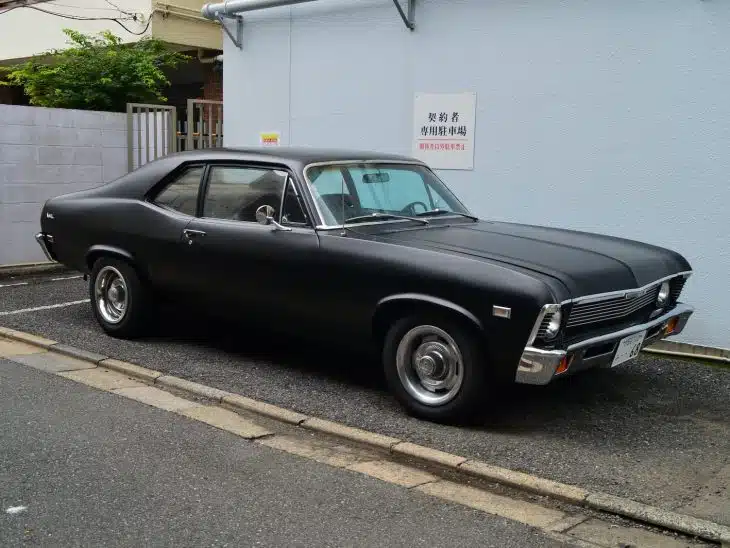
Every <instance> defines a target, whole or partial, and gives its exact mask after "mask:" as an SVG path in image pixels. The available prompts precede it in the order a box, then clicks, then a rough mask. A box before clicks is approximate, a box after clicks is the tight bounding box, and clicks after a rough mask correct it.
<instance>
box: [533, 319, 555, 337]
mask: <svg viewBox="0 0 730 548" xmlns="http://www.w3.org/2000/svg"><path fill="white" fill-rule="evenodd" d="M550 318H552V314H547V315H546V316H545V317H544V318H543V319H542V322H540V327H539V328H538V330H537V338H538V339H544V338H545V335H547V326H548V325H549V324H550ZM533 329H534V328H533Z"/></svg>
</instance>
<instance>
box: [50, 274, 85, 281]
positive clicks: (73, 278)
mask: <svg viewBox="0 0 730 548" xmlns="http://www.w3.org/2000/svg"><path fill="white" fill-rule="evenodd" d="M83 277H84V276H83V274H79V275H78V276H62V277H60V278H51V281H52V282H61V281H63V280H77V279H79V278H83Z"/></svg>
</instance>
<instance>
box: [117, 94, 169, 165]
mask: <svg viewBox="0 0 730 548" xmlns="http://www.w3.org/2000/svg"><path fill="white" fill-rule="evenodd" d="M176 127H177V109H175V107H172V106H167V105H145V104H142V103H128V104H127V169H128V171H132V170H134V169H136V168H138V167H140V166H142V165H144V164H146V163H147V162H150V161H152V160H156V159H157V158H160V157H162V156H165V155H167V154H170V153H172V152H176V150H177V139H176V134H175V130H176ZM135 160H136V162H135Z"/></svg>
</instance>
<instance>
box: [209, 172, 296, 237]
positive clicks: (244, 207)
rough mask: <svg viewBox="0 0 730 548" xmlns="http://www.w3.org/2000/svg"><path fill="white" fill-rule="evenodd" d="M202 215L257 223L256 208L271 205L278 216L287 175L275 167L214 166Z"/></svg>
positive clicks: (275, 215)
mask: <svg viewBox="0 0 730 548" xmlns="http://www.w3.org/2000/svg"><path fill="white" fill-rule="evenodd" d="M209 173H210V175H209V177H208V189H207V191H206V194H205V202H204V205H203V216H204V217H209V218H213V219H227V220H232V221H246V222H251V223H255V222H256V210H257V209H258V208H259V207H261V206H263V205H269V206H271V207H273V208H274V212H275V213H274V217H275V218H276V217H278V216H279V209H280V208H281V199H282V195H283V193H284V186H285V184H286V179H287V174H286V173H285V172H281V171H276V170H273V169H262V168H251V167H233V166H213V167H211V168H210V171H209Z"/></svg>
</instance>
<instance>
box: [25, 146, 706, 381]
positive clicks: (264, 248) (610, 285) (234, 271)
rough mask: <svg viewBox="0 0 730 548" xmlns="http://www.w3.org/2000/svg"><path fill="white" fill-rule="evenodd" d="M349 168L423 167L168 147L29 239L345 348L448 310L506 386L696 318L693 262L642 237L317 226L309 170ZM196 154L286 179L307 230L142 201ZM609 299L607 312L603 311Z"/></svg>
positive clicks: (84, 196)
mask: <svg viewBox="0 0 730 548" xmlns="http://www.w3.org/2000/svg"><path fill="white" fill-rule="evenodd" d="M348 161H357V162H374V163H377V162H414V163H417V162H416V161H415V160H413V159H412V158H408V157H403V156H397V155H389V154H371V153H364V152H352V151H333V150H316V149H307V148H302V149H295V148H274V149H261V150H258V149H254V150H239V149H206V150H200V151H194V152H188V153H181V154H175V155H170V156H167V157H165V158H162V159H160V160H156V161H154V162H151V163H149V164H146V165H144V166H143V167H141V168H139V169H137V170H135V171H133V172H132V173H129V174H127V175H125V176H123V177H121V178H120V179H118V180H116V181H114V182H112V183H109V184H107V185H104V186H101V187H98V188H95V189H92V190H87V191H83V192H76V193H73V194H69V195H65V196H60V197H57V198H54V199H51V200H49V201H48V202H47V203H46V204H45V206H44V207H43V210H42V213H41V227H42V231H41V233H40V234H39V235H38V236H37V239H38V241H39V243H40V244H41V245H42V247H43V248H44V249H45V250H46V252H47V255H48V257H49V258H51V259H53V260H56V261H59V262H61V263H64V264H66V265H68V266H69V267H72V268H74V269H77V270H80V271H82V272H85V273H90V272H91V270H92V267H93V265H94V262H95V260H96V259H97V258H99V257H102V256H114V257H118V258H121V259H123V260H124V261H126V262H128V263H129V264H130V265H131V266H132V267H133V268H134V269H135V270H136V271H137V272H138V273H139V276H140V279H142V280H143V281H144V283H145V284H148V285H149V287H150V288H153V289H152V291H153V292H154V293H156V294H157V293H159V294H162V293H164V294H166V295H172V296H177V295H184V296H185V298H186V299H194V300H196V301H197V302H200V303H205V304H207V305H208V306H211V307H212V308H214V309H217V310H221V311H227V312H231V311H233V312H234V314H235V315H238V316H248V315H251V316H256V317H261V318H265V320H266V321H269V322H275V323H276V325H278V326H290V327H291V328H292V329H294V330H296V331H297V332H299V333H306V334H307V336H309V335H311V336H316V337H322V336H324V337H325V338H331V339H333V340H338V341H342V340H347V341H348V344H351V343H358V344H363V345H366V346H370V347H372V346H373V345H374V346H375V347H376V348H379V346H378V345H382V341H383V338H384V337H385V335H386V333H387V331H388V329H389V328H390V326H391V325H392V324H393V322H394V321H396V320H397V319H398V318H399V317H402V316H403V315H404V314H407V313H410V312H412V311H415V310H436V311H449V314H452V315H455V316H457V317H458V318H460V319H462V320H463V321H464V322H466V323H467V324H468V325H469V326H471V329H472V330H473V331H472V334H473V335H474V336H476V337H478V338H479V339H480V340H481V342H483V343H484V349H485V363H484V367H485V368H489V369H490V371H491V372H492V374H493V375H494V378H498V379H500V380H505V381H508V382H524V383H533V384H546V383H547V382H550V381H551V380H552V379H553V378H554V377H556V376H559V375H568V374H571V373H573V372H575V371H578V370H580V369H581V368H585V367H592V366H609V365H610V362H611V358H612V355H613V353H614V352H615V351H616V346H617V344H618V341H619V340H620V339H621V337H624V336H626V335H628V334H631V333H633V332H636V331H639V330H641V329H645V330H647V334H646V339H645V341H644V343H643V345H644V346H645V345H646V344H651V343H652V342H654V341H656V340H659V339H661V338H663V337H665V336H667V335H674V334H677V333H679V332H681V331H682V329H683V327H684V325H685V323H686V321H687V319H688V318H689V316H690V314H691V313H692V308H691V307H689V306H687V305H684V304H682V303H680V302H678V300H677V299H678V296H679V292H680V291H681V289H682V285H683V284H684V281H685V280H686V278H687V277H688V276H689V274H690V273H691V267H690V265H689V264H688V262H687V261H686V260H685V259H684V258H683V257H682V256H681V255H679V254H677V253H675V252H673V251H671V250H667V249H664V248H660V247H656V246H652V245H648V244H644V243H640V242H636V241H631V240H626V239H620V238H615V237H609V236H603V235H597V234H589V233H584V232H577V231H570V230H560V229H553V228H546V227H540V226H528V225H519V224H511V223H503V222H492V221H487V220H478V221H474V220H472V219H469V218H466V217H463V216H443V217H434V218H433V219H430V223H429V224H428V225H421V224H419V223H412V222H408V221H397V220H395V221H393V222H381V223H372V224H367V223H366V224H364V225H362V226H358V227H357V229H356V230H348V229H345V228H343V227H336V228H333V227H330V226H328V227H325V226H322V225H321V220H320V218H319V215H318V211H317V207H316V205H315V201H314V199H313V197H312V195H311V194H310V192H309V190H308V182H307V178H306V171H307V167H308V166H311V165H317V164H321V163H328V162H348ZM191 163H192V164H200V165H208V164H217V163H226V164H231V163H233V164H235V163H245V164H249V165H266V166H276V167H277V168H278V169H281V170H285V171H287V172H289V174H290V176H291V178H292V180H293V181H294V183H295V185H296V189H297V192H298V194H299V197H300V200H301V203H302V205H303V206H304V209H305V215H306V216H307V222H308V226H305V227H295V228H294V229H293V230H289V231H281V230H276V229H275V228H272V226H271V225H247V226H245V227H239V226H236V225H235V223H230V222H228V223H227V224H225V226H223V225H222V224H218V223H216V221H215V220H205V219H200V218H199V216H198V217H186V216H184V215H181V214H176V213H173V212H170V211H167V210H165V209H161V208H160V207H157V206H155V205H154V204H152V203H150V202H149V201H148V199H147V198H148V196H149V195H150V194H152V193H154V192H155V191H156V189H159V188H160V187H161V186H164V184H165V182H166V181H168V180H169V178H170V176H171V175H174V174H176V173H177V172H178V170H179V169H180V168H181V166H186V165H189V164H191ZM197 205H198V215H199V214H200V211H201V207H202V206H201V204H200V203H198V204H197ZM212 225H217V226H218V232H217V234H213V235H210V234H209V236H206V239H203V240H200V241H198V240H195V241H193V240H191V239H190V238H186V237H185V236H184V234H183V231H184V230H185V229H200V228H201V227H203V228H206V227H210V226H212ZM665 280H666V281H669V282H670V284H671V298H670V299H668V300H667V302H666V304H665V305H664V306H663V307H656V306H652V303H651V302H650V301H649V300H647V299H649V297H651V295H653V293H652V292H653V291H659V290H660V289H659V288H660V284H661V282H663V281H665ZM633 299H640V300H641V299H643V300H641V301H635V302H637V303H639V304H641V303H642V302H643V303H644V306H642V307H640V308H639V309H637V310H633V309H632V308H631V306H628V305H623V304H621V303H622V302H624V301H625V302H626V303H628V302H633ZM591 302H593V303H597V304H593V305H591ZM579 305H580V307H582V309H581V310H582V311H579V312H576V314H578V316H576V317H578V318H581V317H582V318H583V319H584V320H588V321H587V322H584V323H579V324H578V325H576V326H574V327H570V326H569V322H570V321H571V311H572V310H573V309H574V308H576V307H578V306H579ZM609 308H610V309H611V310H613V311H614V312H613V313H610V314H608V316H607V317H605V318H603V319H601V316H600V313H601V311H602V310H604V311H605V310H608V309H609ZM555 310H560V311H561V314H562V318H563V319H562V322H563V323H562V325H561V326H560V330H559V333H558V334H557V336H555V337H554V338H552V339H550V340H548V339H546V338H545V337H544V336H542V335H541V334H544V331H545V326H546V325H547V324H546V322H548V321H549V319H550V317H551V314H552V313H554V312H555ZM576 310H577V309H576ZM622 311H623V312H626V314H623V313H622ZM596 314H599V316H595V315H596ZM595 318H598V320H599V321H592V319H593V320H595ZM675 318H676V319H675ZM670 326H671V329H670ZM541 337H542V338H541ZM566 366H567V367H566Z"/></svg>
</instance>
